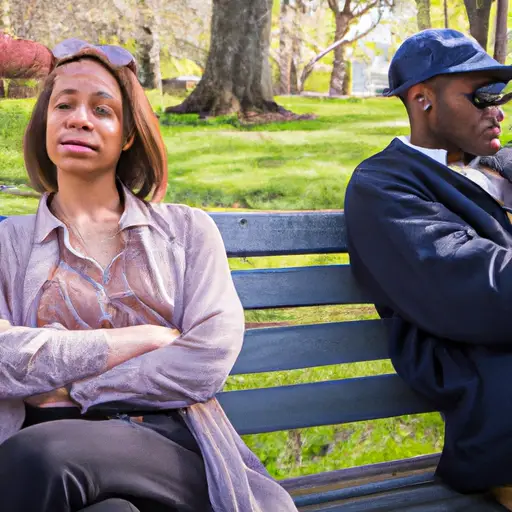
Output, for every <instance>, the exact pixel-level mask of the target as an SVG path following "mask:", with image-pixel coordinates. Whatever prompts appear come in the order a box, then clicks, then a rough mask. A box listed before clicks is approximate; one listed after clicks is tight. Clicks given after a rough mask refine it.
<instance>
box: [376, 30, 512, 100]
mask: <svg viewBox="0 0 512 512" xmlns="http://www.w3.org/2000/svg"><path fill="white" fill-rule="evenodd" d="M475 71H489V74H490V75H492V76H493V78H496V79H499V80H500V81H501V82H508V81H510V80H512V66H505V65H503V64H500V63H499V62H498V61H496V60H494V59H493V58H492V57H491V56H490V55H489V54H488V53H487V52H486V51H485V50H484V49H483V48H482V47H481V46H480V45H479V44H478V43H477V42H475V41H474V40H473V39H471V38H469V37H467V36H465V35H464V34H462V33H461V32H458V31H456V30H451V29H429V30H423V31H422V32H419V33H418V34H415V35H414V36H412V37H410V38H408V39H406V40H405V41H404V42H403V43H402V45H401V46H400V48H398V50H397V52H396V53H395V56H394V57H393V59H392V61H391V65H390V67H389V73H388V77H389V88H387V89H385V90H384V92H383V94H384V96H399V95H400V94H402V93H403V92H405V91H406V90H407V89H409V88H410V87H412V86H413V85H416V84H419V83H421V82H425V81H426V80H428V79H429V78H432V77H434V76H437V75H447V74H452V73H473V72H475Z"/></svg>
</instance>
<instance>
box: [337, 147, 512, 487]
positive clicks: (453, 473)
mask: <svg viewBox="0 0 512 512" xmlns="http://www.w3.org/2000/svg"><path fill="white" fill-rule="evenodd" d="M345 213H346V220H347V230H348V241H349V253H350V258H351V263H352V265H353V270H354V273H355V276H356V278H357V279H358V280H359V281H360V282H361V283H362V284H363V285H364V286H365V287H367V288H368V289H369V291H370V292H371V294H372V296H373V298H374V301H375V304H376V306H377V310H378V311H379V314H380V315H381V316H382V317H386V318H392V319H393V321H392V322H391V323H392V326H393V327H392V332H391V336H390V355H391V359H392V361H393V364H394V366H395V368H396V370H397V372H398V373H399V375H401V377H402V378H404V379H405V381H406V382H408V383H409V385H410V386H411V387H412V388H413V389H414V390H415V391H417V392H418V393H420V394H421V395H423V396H424V397H426V398H427V399H429V400H430V401H431V402H433V403H434V404H435V406H436V407H437V408H438V409H440V410H441V411H442V412H443V413H444V415H445V420H446V432H445V434H446V435H445V446H444V450H443V454H442V457H441V462H440V464H439V467H438V474H439V475H440V476H441V477H442V478H444V479H445V480H446V481H447V482H448V483H449V484H451V485H452V486H453V487H455V488H456V489H458V490H460V491H463V492H471V491H479V490H484V489H488V488H490V487H492V486H496V485H505V484H512V225H511V224H510V221H509V219H508V217H507V215H506V212H505V211H504V210H503V208H502V207H501V206H500V204H499V203H498V202H497V201H495V200H494V199H493V198H492V197H491V196H490V195H489V194H487V193H486V192H485V191H484V190H483V189H481V188H480V187H479V186H478V185H476V184H474V183H473V182H472V181H470V180H468V179H467V178H465V177H463V176H461V175H460V174H457V173H456V172H453V171H452V170H450V169H449V168H448V167H446V166H444V165H442V164H440V163H438V162H436V161H435V160H433V159H431V158H429V157H428V156H426V155H424V154H422V153H419V152H417V151H415V150H414V149H412V148H410V147H408V146H406V145H405V144H403V143H402V142H400V141H399V140H394V141H393V142H392V143H391V144H390V145H389V146H388V147H387V148H386V149H385V150H384V151H382V152H381V153H379V154H377V155H375V156H373V157H371V158H369V159H368V160H366V161H364V162H363V163H362V164H361V165H359V167H358V168H357V169H356V170H355V172H354V174H353V176H352V178H351V180H350V183H349V185H348V188H347V195H346V200H345Z"/></svg>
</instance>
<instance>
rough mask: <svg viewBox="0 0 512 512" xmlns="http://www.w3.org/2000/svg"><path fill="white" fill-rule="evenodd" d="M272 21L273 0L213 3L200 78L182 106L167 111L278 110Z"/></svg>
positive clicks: (215, 112) (223, 0)
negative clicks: (272, 69) (272, 66)
mask: <svg viewBox="0 0 512 512" xmlns="http://www.w3.org/2000/svg"><path fill="white" fill-rule="evenodd" d="M271 17H272V0H213V12H212V23H211V26H212V28H211V39H210V52H209V54H208V60H207V62H206V69H205V72H204V75H203V77H202V79H201V81H200V82H199V84H198V85H197V87H196V88H195V89H194V91H192V93H191V94H190V96H188V97H187V98H186V99H185V101H184V102H183V103H181V105H178V106H176V107H169V108H167V109H166V112H175V113H200V114H203V115H214V116H217V115H223V114H230V113H237V112H249V111H259V112H277V111H279V106H278V105H277V104H276V103H275V102H274V99H273V91H272V78H271V73H270V64H269V49H270V31H271V22H272V20H271Z"/></svg>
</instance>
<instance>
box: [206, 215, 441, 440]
mask: <svg viewBox="0 0 512 512" xmlns="http://www.w3.org/2000/svg"><path fill="white" fill-rule="evenodd" d="M211 215H212V217H213V219H214V220H215V222H216V223H217V225H218V227H219V229H220V231H221V233H222V236H223V238H224V242H225V245H226V250H227V253H228V256H229V257H249V256H279V255H289V254H333V253H346V252H347V241H346V228H345V217H344V213H343V212H298V213H213V214H211ZM233 278H234V281H235V284H236V287H237V290H238V293H239V295H240V298H241V300H242V303H243V305H244V308H246V309H266V308H279V307H301V306H318V305H334V304H367V303H370V302H371V301H370V300H369V297H368V295H367V294H366V293H365V291H364V290H362V289H361V288H360V287H359V286H358V284H357V283H356V281H355V280H354V278H353V276H352V273H351V270H350V265H324V266H314V267H296V268H284V269H275V268H273V269H263V270H261V269H260V270H242V271H234V272H233ZM388 357H389V356H388V347H387V328H386V324H385V322H384V321H382V320H361V321H350V322H336V323H321V324H320V323H319V324H314V325H296V326H287V327H269V328H263V329H249V330H247V332H246V336H245V342H244V347H243V350H242V353H241V355H240V357H239V358H238V361H237V363H236V365H235V367H234V368H233V372H232V373H233V374H244V373H258V372H271V371H279V370H292V369H299V368H311V367H317V366H327V365H334V364H344V363H354V362H360V361H375V360H380V359H388ZM219 398H220V400H221V403H222V404H223V407H224V408H225V410H226V412H227V414H228V416H229V417H230V419H231V421H232V422H233V424H234V425H235V427H236V429H237V430H238V431H239V432H240V433H243V434H253V433H259V432H271V431H276V430H287V429H295V428H301V427H312V426H320V425H331V424H338V423H348V422H353V421H360V420H369V419H376V418H387V417H392V416H400V415H403V414H414V413H421V412H429V411H432V406H431V405H430V404H428V403H426V402H425V401H423V400H421V399H420V398H419V397H417V396H416V395H415V394H414V393H413V392H412V391H410V390H409V388H408V387H407V386H406V385H405V384H404V383H403V381H402V380H401V379H400V378H399V377H398V376H397V375H394V374H393V375H379V376H371V377H362V378H353V379H344V380H335V381H327V382H315V383H309V384H298V385H292V386H278V387H273V388H265V389H251V390H245V391H230V392H227V393H221V394H220V396H219Z"/></svg>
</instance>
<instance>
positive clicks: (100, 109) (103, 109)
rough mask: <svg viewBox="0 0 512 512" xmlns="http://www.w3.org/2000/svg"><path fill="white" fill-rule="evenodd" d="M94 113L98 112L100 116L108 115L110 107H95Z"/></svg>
mask: <svg viewBox="0 0 512 512" xmlns="http://www.w3.org/2000/svg"><path fill="white" fill-rule="evenodd" d="M96 113H98V114H99V115H100V116H109V115H110V109H109V108H107V107H96Z"/></svg>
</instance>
